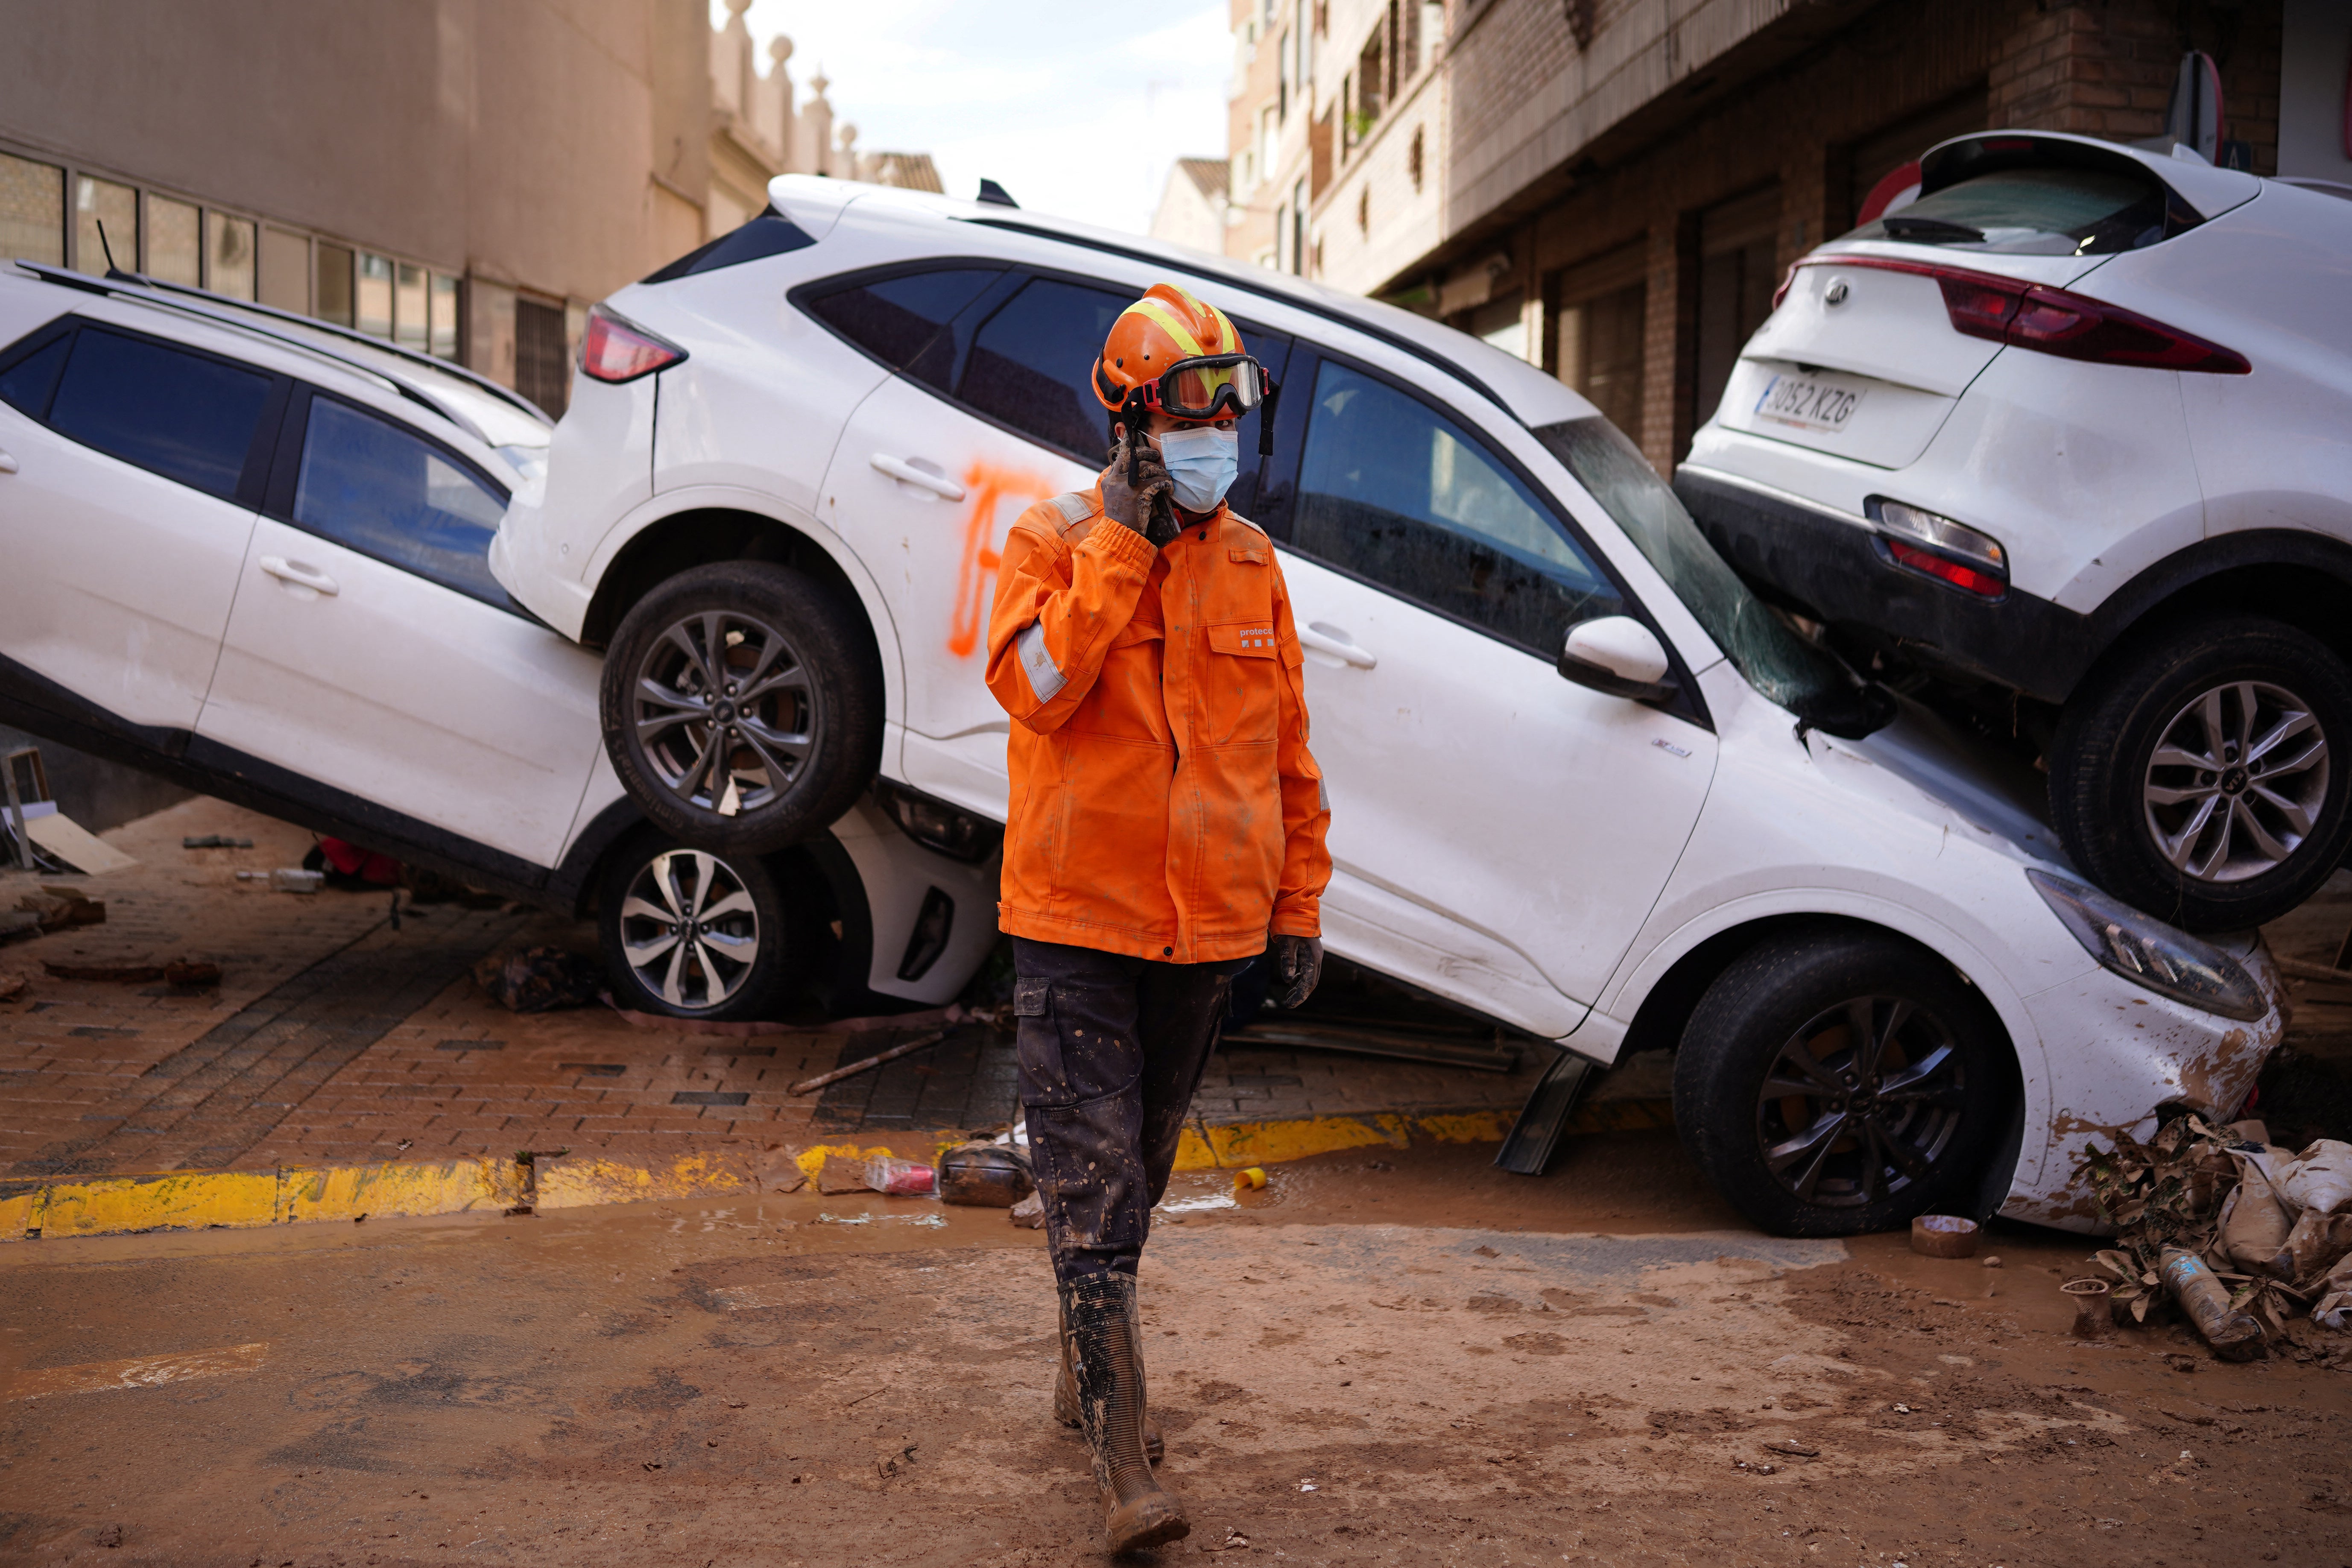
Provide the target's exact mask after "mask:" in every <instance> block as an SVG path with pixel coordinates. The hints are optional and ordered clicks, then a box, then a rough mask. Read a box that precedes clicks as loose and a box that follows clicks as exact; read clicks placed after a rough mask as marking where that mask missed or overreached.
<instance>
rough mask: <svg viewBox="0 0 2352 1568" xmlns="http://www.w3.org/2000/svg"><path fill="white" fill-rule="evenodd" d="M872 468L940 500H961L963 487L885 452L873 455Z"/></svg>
mask: <svg viewBox="0 0 2352 1568" xmlns="http://www.w3.org/2000/svg"><path fill="white" fill-rule="evenodd" d="M874 466H875V468H877V469H879V470H880V471H882V472H883V473H886V474H887V475H889V476H890V477H891V478H892V479H904V480H906V481H907V483H908V484H910V485H913V486H914V487H915V488H916V489H925V490H929V491H930V492H931V493H932V494H933V495H935V496H938V497H940V499H941V500H963V487H962V486H961V485H960V484H958V483H956V482H955V481H954V480H953V479H949V478H948V477H947V476H946V475H945V474H934V473H928V472H926V471H925V470H923V469H921V468H917V467H915V465H914V464H912V463H909V462H908V461H906V460H905V459H903V458H894V457H891V456H890V455H889V454H888V453H887V452H877V453H875V454H874Z"/></svg>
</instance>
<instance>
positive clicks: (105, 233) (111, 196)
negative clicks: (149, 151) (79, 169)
mask: <svg viewBox="0 0 2352 1568" xmlns="http://www.w3.org/2000/svg"><path fill="white" fill-rule="evenodd" d="M110 253H111V255H112V256H113V258H114V265H116V266H117V267H120V268H122V269H123V270H125V271H127V272H135V271H137V270H138V268H139V193H138V192H137V191H135V190H133V189H131V187H130V186H129V185H118V184H115V183H114V182H113V181H112V180H100V179H93V178H91V177H90V176H89V175H88V174H84V175H83V176H82V177H81V178H79V179H78V180H76V181H75V182H74V262H73V264H74V267H75V269H76V270H78V271H82V272H88V273H90V274H92V275H93V276H96V277H104V276H105V274H106V265H107V263H106V258H107V257H108V255H109V254H110Z"/></svg>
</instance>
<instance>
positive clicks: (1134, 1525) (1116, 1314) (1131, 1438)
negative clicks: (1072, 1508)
mask: <svg viewBox="0 0 2352 1568" xmlns="http://www.w3.org/2000/svg"><path fill="white" fill-rule="evenodd" d="M1062 1320H1063V1321H1065V1322H1066V1323H1067V1324H1068V1325H1069V1338H1070V1351H1071V1355H1070V1360H1071V1380H1070V1381H1071V1384H1072V1390H1073V1392H1074V1393H1075V1394H1076V1396H1077V1405H1078V1421H1079V1425H1080V1426H1082V1427H1084V1428H1085V1431H1086V1434H1087V1447H1089V1448H1091V1449H1092V1450H1094V1461H1095V1485H1096V1486H1097V1488H1098V1489H1100V1490H1101V1492H1102V1500H1103V1534H1104V1536H1105V1537H1106V1538H1107V1541H1108V1545H1109V1548H1110V1550H1111V1551H1112V1552H1134V1551H1138V1550H1140V1549H1141V1548H1143V1547H1146V1546H1160V1545H1165V1544H1166V1543H1167V1542H1171V1541H1181V1540H1183V1539H1184V1537H1185V1536H1187V1535H1190V1534H1191V1533H1192V1524H1191V1522H1190V1521H1187V1520H1186V1519H1185V1517H1184V1510H1183V1507H1182V1505H1181V1504H1180V1503H1178V1502H1177V1500H1176V1499H1175V1496H1174V1494H1172V1493H1171V1492H1170V1491H1168V1490H1167V1489H1165V1488H1163V1487H1162V1486H1160V1482H1159V1480H1158V1479H1156V1478H1155V1477H1154V1476H1153V1475H1152V1473H1151V1461H1150V1459H1149V1458H1146V1457H1145V1455H1144V1452H1143V1405H1144V1395H1143V1357H1142V1355H1141V1353H1140V1352H1141V1348H1142V1347H1141V1345H1140V1343H1139V1338H1140V1336H1139V1333H1138V1331H1137V1328H1136V1321H1135V1281H1134V1279H1132V1278H1130V1277H1129V1276H1128V1275H1124V1274H1097V1275H1093V1276H1090V1277H1088V1278H1087V1279H1080V1280H1076V1281H1075V1282H1073V1283H1071V1284H1068V1285H1065V1286H1063V1287H1062Z"/></svg>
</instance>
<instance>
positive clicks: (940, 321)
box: [808, 267, 1003, 387]
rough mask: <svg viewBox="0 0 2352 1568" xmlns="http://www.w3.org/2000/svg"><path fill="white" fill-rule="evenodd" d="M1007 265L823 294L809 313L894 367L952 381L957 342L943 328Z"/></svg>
mask: <svg viewBox="0 0 2352 1568" xmlns="http://www.w3.org/2000/svg"><path fill="white" fill-rule="evenodd" d="M1002 276H1003V268H993V267H942V268H934V269H932V270H930V271H928V272H909V273H907V274H904V275H902V276H900V277H897V278H886V279H880V280H879V281H877V282H871V283H856V284H852V285H850V286H849V287H848V288H845V289H834V290H832V291H831V292H828V293H824V294H819V295H816V296H814V298H812V299H811V300H809V301H808V309H809V313H810V314H811V315H814V316H815V317H816V318H817V319H818V320H819V321H823V322H824V323H825V324H826V325H827V326H829V327H831V328H832V329H833V330H834V331H837V332H839V333H840V334H841V335H842V336H843V337H845V338H847V339H848V340H849V341H850V342H853V343H856V345H857V346H858V347H860V348H862V349H864V350H865V351H866V353H870V354H872V355H873V356H874V357H875V358H877V359H878V360H880V361H881V362H882V363H885V364H887V365H888V366H890V368H891V369H893V370H898V371H904V372H905V373H906V374H908V375H911V376H913V377H914V378H915V379H916V380H918V381H921V382H926V383H929V384H930V385H932V386H940V387H943V386H945V385H946V384H947V378H948V371H949V367H950V365H951V364H952V363H954V358H955V350H954V343H953V341H952V340H951V339H950V337H949V336H948V334H947V333H946V332H945V331H942V330H941V329H943V328H944V327H946V325H947V324H948V323H949V322H950V321H953V320H954V319H955V316H956V312H957V311H959V310H962V309H963V308H964V307H965V306H966V305H969V304H971V302H972V301H973V300H976V299H978V298H979V297H980V291H981V290H982V289H985V288H987V287H988V286H989V285H990V284H991V283H993V282H994V281H995V280H996V279H998V278H1000V277H1002Z"/></svg>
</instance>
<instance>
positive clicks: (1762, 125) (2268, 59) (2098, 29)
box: [1227, 0, 2352, 472]
mask: <svg viewBox="0 0 2352 1568" xmlns="http://www.w3.org/2000/svg"><path fill="white" fill-rule="evenodd" d="M1234 22H1235V40H1236V48H1237V51H1240V57H1239V58H1241V60H1242V62H1243V65H1242V66H1237V68H1236V73H1235V86H1236V97H1235V99H1234V115H1233V119H1232V125H1233V130H1234V142H1233V143H1232V147H1233V152H1234V183H1235V191H1236V205H1239V204H1240V201H1241V197H1240V192H1241V191H1242V190H1243V189H1244V188H1245V187H1244V176H1245V175H1256V176H1258V184H1257V185H1254V186H1250V187H1248V188H1252V189H1259V188H1263V189H1264V195H1260V196H1257V197H1255V199H1253V200H1252V202H1251V204H1250V208H1249V210H1250V213H1251V216H1252V219H1253V220H1255V218H1256V217H1257V216H1258V215H1259V213H1260V211H1261V209H1263V212H1264V215H1265V218H1266V219H1267V220H1268V221H1267V223H1266V227H1265V229H1264V230H1262V231H1255V232H1254V233H1253V235H1252V238H1251V240H1250V242H1248V243H1246V244H1241V243H1237V244H1232V245H1229V246H1228V247H1227V249H1228V254H1233V255H1256V256H1258V257H1259V258H1261V259H1265V258H1266V256H1267V254H1268V253H1269V252H1270V253H1272V255H1273V258H1274V260H1275V262H1276V264H1278V265H1282V266H1285V267H1288V268H1293V269H1295V270H1298V271H1301V272H1303V273H1305V274H1306V275H1307V276H1309V277H1314V278H1318V279H1322V280H1324V281H1326V282H1328V283H1332V284H1334V285H1337V286H1339V287H1341V288H1346V289H1354V290H1357V291H1360V292H1363V293H1368V294H1374V295H1377V296H1380V297H1382V298H1385V299H1388V300H1392V301H1393V302H1395V303H1398V304H1400V305H1403V306H1405V307H1407V308H1409V309H1412V310H1420V311H1422V312H1423V313H1425V314H1429V315H1433V316H1436V317H1440V318H1442V319H1444V320H1445V321H1448V322H1450V323H1452V324H1454V325H1455V326H1458V327H1461V328H1464V329H1465V330H1466V331H1471V332H1474V333H1475V334H1477V335H1478V336H1480V337H1483V338H1485V339H1486V340H1487V341H1488V342H1493V343H1495V344H1496V346H1498V347H1501V348H1503V349H1506V350H1507V351H1508V352H1510V353H1516V354H1518V355H1520V356H1521V357H1523V358H1525V359H1527V360H1528V361H1530V362H1531V363H1538V364H1540V365H1542V366H1543V367H1544V368H1546V369H1547V370H1549V371H1551V372H1552V373H1553V374H1557V375H1559V377H1560V378H1561V379H1563V380H1564V381H1567V382H1569V383H1570V384H1572V385H1574V386H1576V387H1578V388H1579V389H1580V391H1582V392H1584V393H1585V394H1586V395H1588V396H1590V397H1591V399H1592V400H1593V401H1594V403H1595V404H1597V405H1599V406H1600V407H1601V409H1602V410H1603V411H1604V412H1606V413H1607V414H1608V415H1609V416H1611V417H1612V419H1613V420H1615V421H1616V422H1617V424H1618V425H1620V426H1622V428H1624V429H1625V430H1626V431H1627V432H1628V434H1630V435H1632V436H1633V437H1634V438H1635V439H1636V440H1637V441H1638V442H1639V443H1640V444H1641V446H1642V447H1643V450H1644V452H1646V453H1647V454H1648V455H1649V457H1650V458H1651V460H1652V461H1653V462H1654V463H1655V464H1656V465H1657V466H1658V467H1659V468H1660V469H1661V470H1664V471H1668V472H1671V470H1672V468H1673V465H1674V463H1675V460H1676V459H1677V458H1680V457H1681V455H1682V454H1683V452H1684V451H1685V450H1686V449H1687V447H1688V444H1689V440H1690V436H1691V433H1692V431H1693V430H1694V429H1696V426H1698V425H1700V424H1701V423H1704V421H1705V420H1706V417H1707V416H1709V415H1710V414H1711V413H1712V412H1713V409H1714V405H1715V404H1716V402H1717V400H1718V399H1719V397H1720V395H1721V392H1722V388H1723V385H1724V383H1725V381H1726V379H1727V376H1728V374H1729V372H1730V368H1731V366H1732V363H1734V361H1735V360H1736V358H1737V356H1738V350H1739V346H1740V344H1742V343H1743V342H1746V340H1747V338H1748V335H1749V334H1750V333H1751V332H1752V331H1754V330H1755V328H1756V327H1757V326H1758V325H1759V324H1760V322H1761V321H1762V320H1763V317H1764V316H1765V315H1766V314H1767V313H1768V312H1769V310H1770V306H1771V297H1772V292H1773V289H1774V288H1775V287H1776V286H1777V283H1778V280H1779V279H1780V276H1781V274H1782V273H1783V272H1784V271H1785V270H1786V268H1787V267H1788V266H1789V264H1790V262H1792V261H1793V260H1794V259H1795V258H1797V257H1798V256H1800V255H1801V254H1802V253H1803V252H1804V251H1805V250H1807V249H1809V248H1810V247H1812V246H1814V245H1816V244H1819V243H1820V242H1821V241H1822V239H1823V238H1824V237H1832V236H1835V235H1837V234H1840V233H1843V232H1844V231H1845V230H1846V229H1847V228H1849V227H1851V226H1853V223H1854V221H1855V215H1856V214H1857V213H1858V212H1860V211H1861V210H1862V209H1863V207H1864V205H1865V203H1867V202H1868V201H1869V200H1870V198H1871V195H1872V192H1873V190H1874V187H1876V186H1878V185H1879V184H1881V183H1882V182H1883V181H1886V180H1888V179H1890V178H1894V177H1896V176H1897V173H1898V171H1899V170H1901V169H1902V167H1903V166H1904V165H1906V163H1911V162H1912V161H1914V160H1916V157H1917V155H1918V153H1920V152H1922V151H1924V150H1925V149H1926V148H1927V147H1928V146H1929V145H1931V144H1933V143H1934V142H1937V141H1939V140H1941V139H1942V138H1944V137H1947V136H1950V135H1955V134H1958V133H1960V132H1967V131H1971V130H1980V129H1983V128H1986V127H1988V126H1993V125H2021V126H2032V127H2039V128H2045V129H2054V130H2064V131H2075V132H2086V133H2089V134H2093V135H2101V136H2111V137H2115V138H2117V139H2119V140H2137V139H2142V138H2147V137H2153V136H2155V135H2157V134H2158V132H2161V131H2162V130H2163V129H2164V124H2165V110H2166V105H2167V102H2168V98H2169V94H2170V89H2171V86H2172V82H2173V79H2174V77H2175V75H2176V73H2177V72H2178V70H2179V63H2180V60H2181V58H2182V56H2183V54H2184V52H2185V51H2187V50H2189V49H2199V50H2202V51H2205V52H2206V53H2208V54H2210V56H2211V57H2212V58H2213V59H2214V60H2215V61H2216V63H2217V64H2218V65H2219V67H2220V69H2221V79H2222V85H2223V90H2224V107H2225V111H2226V115H2227V124H2226V127H2225V136H2226V139H2227V140H2226V144H2225V145H2224V147H2223V148H2222V153H2223V156H2224V158H2225V160H2228V161H2234V162H2236V163H2239V164H2240V165H2241V166H2242V167H2247V168H2251V169H2252V170H2254V171H2255V172H2256V173H2263V174H2269V173H2273V172H2276V171H2277V170H2278V169H2279V168H2280V155H2281V145H2282V135H2283V132H2282V123H2283V121H2284V126H2285V132H2284V136H2285V141H2286V144H2287V145H2288V146H2289V147H2290V148H2292V149H2308V151H2307V152H2298V153H2294V156H2296V157H2299V158H2301V159H2302V160H2303V163H2304V165H2305V166H2301V167H2299V168H2298V169H2297V170H2296V171H2295V172H2300V173H2307V174H2319V175H2321V176H2323V177H2332V178H2342V179H2352V161H2347V160H2344V159H2342V158H2341V157H2337V158H2336V163H2326V157H2327V156H2334V155H2336V154H2341V153H2344V152H2345V150H2346V149H2345V146H2344V142H2343V139H2342V134H2341V128H2342V125H2343V123H2344V121H2343V114H2344V104H2345V88H2344V83H2345V81H2346V79H2347V59H2346V55H2347V48H2352V44H2347V37H2346V35H2347V33H2352V6H2347V5H2343V4H2342V3H2341V0H1937V4H1935V5H1921V4H1918V3H1917V0H1313V3H1311V4H1306V5H1297V4H1293V3H1292V0H1236V5H1235V10H1234ZM1251 25H1254V26H1255V28H1256V33H1255V38H1256V39H1257V40H1258V47H1259V49H1260V52H1261V54H1262V53H1263V51H1264V47H1265V42H1264V41H1265V39H1266V38H1267V37H1270V36H1271V37H1276V38H1277V39H1279V38H1280V37H1283V36H1285V34H1284V31H1283V29H1284V28H1285V27H1286V26H1288V27H1291V28H1299V29H1304V32H1305V35H1306V41H1305V43H1304V45H1303V46H1299V45H1297V44H1296V43H1294V45H1293V48H1292V52H1293V53H1295V54H1296V56H1297V65H1296V68H1295V69H1293V70H1292V72H1291V74H1290V75H1289V76H1288V77H1287V78H1285V77H1284V76H1282V75H1281V74H1279V71H1278V70H1277V68H1275V67H1270V66H1267V65H1266V64H1265V63H1264V62H1263V61H1262V60H1260V59H1257V58H1250V57H1249V56H1248V52H1247V46H1246V45H1245V43H1244V39H1245V37H1248V36H1249V35H1248V33H1247V26H1251ZM1276 53H1277V57H1278V59H1279V58H1289V57H1288V56H1286V55H1285V54H1284V53H1283V50H1282V47H1281V46H1280V44H1279V43H1278V42H1277V44H1276ZM2283 60H2284V62H2285V65H2286V68H2285V70H2284V75H2283V69H2282V65H2283ZM1243 66H1245V67H1246V69H1244V68H1243ZM1286 81H1288V82H1290V83H1292V84H1295V85H1296V87H1297V90H1296V91H1294V92H1292V93H1290V94H1288V95H1287V96H1286V94H1285V92H1284V90H1283V88H1284V83H1285V82H1286ZM2283 100H2284V104H2285V108H2284V109H2283V107H2282V105H2283ZM1269 101H1272V102H1276V103H1277V104H1278V105H1283V106H1284V107H1283V112H1282V113H1281V114H1280V115H1278V116H1277V121H1278V124H1277V132H1278V133H1277V134H1275V135H1273V136H1272V137H1269V136H1268V135H1267V133H1266V132H1265V122H1264V110H1265V105H1266V104H1267V103H1268V102H1269ZM1300 121H1304V123H1303V124H1300V123H1298V122H1300ZM1292 126H1295V127H1296V128H1295V129H1292V130H1288V131H1286V132H1285V131H1284V130H1283V128H1284V127H1292ZM1269 146H1270V147H1271V148H1272V149H1273V153H1272V155H1271V156H1270V157H1269V156H1268V155H1267V154H1266V153H1265V151H1264V149H1265V148H1266V147H1269ZM2331 148H2332V149H2333V153H2329V151H2328V150H2329V149H2331ZM1252 160H1255V161H1254V162H1253V161H1252ZM2323 165H2324V166H2323ZM2337 170H2340V171H2341V172H2333V171H2337ZM1261 172H1262V173H1261ZM1302 186H1303V190H1304V195H1305V197H1306V200H1305V201H1304V203H1303V204H1302V203H1300V202H1299V201H1298V200H1297V195H1298V194H1299V192H1300V190H1301V188H1302ZM1301 213H1303V214H1304V216H1303V219H1302V218H1301V217H1300V216H1297V215H1299V214H1301ZM1242 232H1243V230H1242V228H1241V227H1239V226H1237V227H1236V228H1235V229H1234V231H1233V234H1234V237H1239V236H1240V235H1241V234H1242ZM1285 239H1287V242H1288V243H1287V244H1284V243H1283V242H1284V240H1285ZM1253 247H1255V248H1253Z"/></svg>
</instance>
